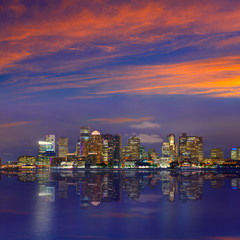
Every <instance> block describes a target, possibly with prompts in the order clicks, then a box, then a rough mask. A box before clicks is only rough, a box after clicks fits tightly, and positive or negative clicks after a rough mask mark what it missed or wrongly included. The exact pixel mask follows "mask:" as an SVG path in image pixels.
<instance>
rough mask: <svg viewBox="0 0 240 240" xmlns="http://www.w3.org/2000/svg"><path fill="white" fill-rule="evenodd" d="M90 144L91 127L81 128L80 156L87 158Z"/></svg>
mask: <svg viewBox="0 0 240 240" xmlns="http://www.w3.org/2000/svg"><path fill="white" fill-rule="evenodd" d="M89 144H90V127H81V128H80V157H83V158H87V157H88V153H89Z"/></svg>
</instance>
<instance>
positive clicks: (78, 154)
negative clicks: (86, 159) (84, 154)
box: [76, 139, 80, 158]
mask: <svg viewBox="0 0 240 240" xmlns="http://www.w3.org/2000/svg"><path fill="white" fill-rule="evenodd" d="M76 155H77V157H78V158H79V157H80V139H78V140H77V143H76Z"/></svg>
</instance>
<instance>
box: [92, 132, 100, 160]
mask: <svg viewBox="0 0 240 240" xmlns="http://www.w3.org/2000/svg"><path fill="white" fill-rule="evenodd" d="M89 155H91V156H89V157H90V159H91V160H90V161H91V165H95V164H99V163H101V155H102V138H101V134H100V132H98V131H93V132H92V134H91V139H90V151H89Z"/></svg>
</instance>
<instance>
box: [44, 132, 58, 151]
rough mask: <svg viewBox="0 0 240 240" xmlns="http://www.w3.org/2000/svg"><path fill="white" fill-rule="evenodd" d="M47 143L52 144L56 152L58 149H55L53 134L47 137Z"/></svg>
mask: <svg viewBox="0 0 240 240" xmlns="http://www.w3.org/2000/svg"><path fill="white" fill-rule="evenodd" d="M46 142H50V143H52V147H53V151H54V152H56V149H55V135H53V134H49V135H46Z"/></svg>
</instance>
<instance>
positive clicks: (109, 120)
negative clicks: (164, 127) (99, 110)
mask: <svg viewBox="0 0 240 240" xmlns="http://www.w3.org/2000/svg"><path fill="white" fill-rule="evenodd" d="M153 119H154V118H153V117H142V118H95V119H91V120H90V121H92V122H99V123H101V124H119V123H130V122H142V121H147V120H153Z"/></svg>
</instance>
